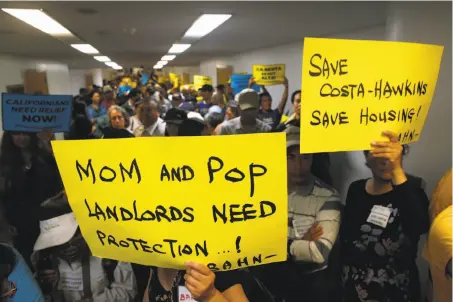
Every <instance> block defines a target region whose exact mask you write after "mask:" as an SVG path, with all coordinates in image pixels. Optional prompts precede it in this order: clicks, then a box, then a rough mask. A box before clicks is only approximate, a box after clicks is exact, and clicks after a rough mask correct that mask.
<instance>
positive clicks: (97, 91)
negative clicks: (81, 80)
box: [90, 89, 101, 99]
mask: <svg viewBox="0 0 453 302" xmlns="http://www.w3.org/2000/svg"><path fill="white" fill-rule="evenodd" d="M96 93H97V94H99V96H101V93H100V92H99V90H97V89H94V90H93V91H91V93H90V99H92V98H93V96H94V95H95V94H96Z"/></svg>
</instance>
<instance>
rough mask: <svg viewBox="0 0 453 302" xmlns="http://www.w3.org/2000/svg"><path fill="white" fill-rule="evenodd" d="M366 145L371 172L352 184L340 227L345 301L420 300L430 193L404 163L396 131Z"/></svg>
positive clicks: (384, 134) (367, 161)
mask: <svg viewBox="0 0 453 302" xmlns="http://www.w3.org/2000/svg"><path fill="white" fill-rule="evenodd" d="M383 136H384V137H385V138H387V139H388V140H387V141H381V142H372V143H371V147H372V149H371V150H370V151H365V156H366V164H367V166H368V167H369V168H370V170H371V172H372V174H373V176H372V178H370V179H363V180H359V181H356V182H354V183H352V184H351V185H350V186H349V190H348V195H347V199H346V206H345V211H344V219H343V224H342V229H341V238H342V253H343V259H342V261H343V286H344V299H345V301H351V302H355V301H357V302H358V301H387V302H409V301H410V302H414V301H420V292H419V291H420V284H419V278H418V270H417V266H416V263H415V258H416V257H417V246H418V241H419V239H420V235H421V234H423V233H426V232H427V231H428V228H429V216H428V198H427V197H426V194H425V192H424V191H423V189H422V188H421V187H420V185H416V184H415V182H413V181H411V180H408V176H407V174H406V173H405V171H404V169H403V167H402V157H403V155H404V154H405V150H406V149H405V148H403V146H402V145H401V144H400V143H399V142H398V136H397V135H396V134H395V133H393V132H389V131H385V132H383Z"/></svg>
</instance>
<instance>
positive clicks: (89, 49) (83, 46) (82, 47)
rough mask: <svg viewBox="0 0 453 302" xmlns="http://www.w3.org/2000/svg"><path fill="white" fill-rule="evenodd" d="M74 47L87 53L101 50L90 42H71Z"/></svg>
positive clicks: (95, 52) (96, 52)
mask: <svg viewBox="0 0 453 302" xmlns="http://www.w3.org/2000/svg"><path fill="white" fill-rule="evenodd" d="M71 46H72V47H74V48H75V49H77V50H78V51H81V52H83V53H86V54H89V55H91V54H98V53H99V51H98V50H97V49H96V48H94V47H93V46H91V45H90V44H71Z"/></svg>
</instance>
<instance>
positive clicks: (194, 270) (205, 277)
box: [184, 261, 219, 301]
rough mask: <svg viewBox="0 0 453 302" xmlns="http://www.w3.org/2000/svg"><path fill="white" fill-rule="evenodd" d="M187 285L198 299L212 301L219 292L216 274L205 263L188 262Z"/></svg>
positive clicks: (185, 278)
mask: <svg viewBox="0 0 453 302" xmlns="http://www.w3.org/2000/svg"><path fill="white" fill-rule="evenodd" d="M186 266H187V269H186V274H185V275H184V280H186V287H187V289H188V290H189V291H190V293H191V294H192V296H193V298H194V299H195V300H197V301H212V299H213V298H214V297H215V296H216V295H218V294H219V291H218V290H217V289H216V288H215V287H214V280H215V274H214V273H213V272H212V271H211V270H210V269H209V268H207V267H206V266H205V265H202V264H199V263H195V262H190V261H187V262H186Z"/></svg>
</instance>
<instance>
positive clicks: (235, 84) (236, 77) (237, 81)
mask: <svg viewBox="0 0 453 302" xmlns="http://www.w3.org/2000/svg"><path fill="white" fill-rule="evenodd" d="M251 77H252V75H251V74H233V75H231V82H230V85H231V88H233V94H238V93H240V92H241V91H242V90H244V89H246V88H248V87H249V80H250V78H251ZM252 89H253V90H255V91H256V92H258V93H259V92H260V86H258V85H253V87H252Z"/></svg>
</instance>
